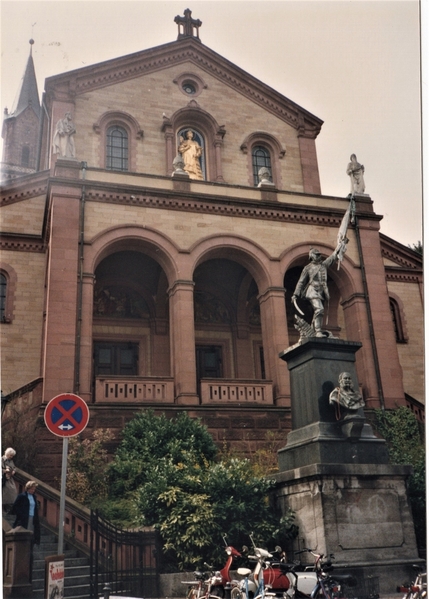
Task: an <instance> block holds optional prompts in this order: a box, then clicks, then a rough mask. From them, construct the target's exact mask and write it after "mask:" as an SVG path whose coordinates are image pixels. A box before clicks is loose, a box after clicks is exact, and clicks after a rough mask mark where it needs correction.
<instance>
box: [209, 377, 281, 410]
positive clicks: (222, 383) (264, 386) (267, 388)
mask: <svg viewBox="0 0 429 599" xmlns="http://www.w3.org/2000/svg"><path fill="white" fill-rule="evenodd" d="M218 402H219V403H228V404H231V403H235V404H242V403H258V404H265V405H273V384H272V382H271V381H265V380H263V381H258V380H250V379H249V380H247V379H246V380H237V379H202V380H201V403H203V404H208V403H218Z"/></svg>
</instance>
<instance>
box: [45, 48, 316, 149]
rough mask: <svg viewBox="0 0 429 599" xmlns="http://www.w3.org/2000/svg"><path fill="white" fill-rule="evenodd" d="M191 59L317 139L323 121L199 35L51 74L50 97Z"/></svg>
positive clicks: (137, 75) (49, 83)
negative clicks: (257, 77) (225, 56)
mask: <svg viewBox="0 0 429 599" xmlns="http://www.w3.org/2000/svg"><path fill="white" fill-rule="evenodd" d="M185 61H190V62H192V63H194V64H195V65H197V66H198V67H199V68H201V69H203V70H205V71H207V72H208V73H210V75H212V76H213V77H216V79H218V80H220V81H222V82H223V83H225V84H227V85H229V86H231V87H233V88H234V89H236V90H237V91H239V92H240V93H242V94H243V95H245V96H247V97H248V98H250V99H251V100H252V101H254V102H255V103H256V104H259V105H260V106H262V107H263V108H264V109H265V110H268V111H269V112H271V113H272V114H275V115H276V116H277V117H278V118H280V119H282V120H283V121H285V122H287V123H288V124H290V125H291V126H292V127H294V129H299V134H300V135H302V136H306V137H310V138H312V139H315V138H316V137H317V135H318V134H319V132H320V129H321V126H322V124H323V121H322V120H321V119H319V118H317V117H316V116H314V115H313V114H311V113H310V112H308V111H306V110H305V109H303V108H301V107H299V106H297V105H296V104H295V103H293V102H291V101H290V100H288V99H287V98H285V97H284V96H282V95H281V94H280V93H278V92H277V91H275V90H274V89H272V88H270V87H269V86H268V85H265V84H264V83H262V82H261V81H259V80H258V79H256V78H255V77H253V76H252V75H250V74H249V73H246V72H245V71H244V70H242V69H240V68H239V67H237V66H236V65H234V64H232V63H231V62H229V61H228V60H226V59H225V58H223V57H222V56H220V55H219V54H217V53H215V52H213V51H212V50H211V49H210V48H208V47H207V46H203V45H202V44H201V43H199V41H197V39H196V38H186V39H183V40H180V41H178V42H173V43H171V44H165V45H164V46H160V47H158V48H151V49H150V50H143V51H142V52H137V53H135V54H132V55H128V56H124V57H121V58H117V59H114V60H109V61H106V62H104V63H100V64H97V65H95V66H90V67H84V68H82V69H78V70H76V71H74V76H73V77H72V76H71V74H70V73H65V74H61V75H57V76H54V77H49V78H48V79H47V80H46V90H47V94H48V96H49V98H54V97H60V96H61V98H68V97H70V98H74V97H75V95H78V94H82V93H85V92H87V91H90V90H93V89H99V88H101V87H105V86H108V85H112V84H113V83H119V82H122V81H126V80H129V79H133V78H136V77H141V76H142V75H144V74H147V73H152V72H154V71H158V70H160V69H164V68H166V67H171V66H174V65H176V64H181V63H183V62H185Z"/></svg>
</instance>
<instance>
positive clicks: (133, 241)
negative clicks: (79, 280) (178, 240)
mask: <svg viewBox="0 0 429 599" xmlns="http://www.w3.org/2000/svg"><path fill="white" fill-rule="evenodd" d="M122 250H130V251H137V252H142V253H145V254H147V255H148V256H150V257H151V258H153V260H155V262H157V263H158V264H159V265H160V266H161V268H162V269H163V270H164V272H165V274H166V276H167V279H168V282H169V285H172V284H173V283H174V281H176V280H177V279H178V278H179V268H180V263H181V260H180V257H179V249H178V247H177V246H176V245H175V244H174V242H173V241H171V240H170V239H169V238H168V237H167V236H166V235H164V234H162V233H159V232H158V231H155V230H153V229H150V228H148V227H139V226H136V225H130V226H122V227H112V228H110V229H107V230H106V231H103V232H102V233H101V234H99V235H97V236H95V237H94V238H93V239H92V240H91V241H90V242H89V245H88V246H86V248H85V271H86V272H90V273H95V269H96V268H97V266H98V264H99V263H100V262H101V261H102V260H103V259H104V258H106V257H107V256H109V255H110V254H113V253H116V252H118V251H122ZM182 278H183V277H182Z"/></svg>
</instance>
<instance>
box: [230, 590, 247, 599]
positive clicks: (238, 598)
mask: <svg viewBox="0 0 429 599" xmlns="http://www.w3.org/2000/svg"><path fill="white" fill-rule="evenodd" d="M242 596H243V599H244V594H242V592H241V590H240V589H239V588H238V587H234V588H233V589H231V599H242Z"/></svg>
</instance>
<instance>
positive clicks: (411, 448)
mask: <svg viewBox="0 0 429 599" xmlns="http://www.w3.org/2000/svg"><path fill="white" fill-rule="evenodd" d="M375 418H376V420H375V426H376V428H377V430H378V432H379V433H380V434H381V436H383V437H384V438H385V439H386V442H387V445H388V448H389V457H390V461H391V462H392V463H393V464H411V465H412V466H413V469H414V472H413V475H412V476H411V477H410V479H409V481H408V495H409V498H410V502H411V509H412V513H413V519H414V527H415V530H416V538H417V545H418V547H419V551H420V552H421V553H422V554H423V553H425V552H426V484H425V482H426V463H425V446H424V441H423V429H420V428H419V423H418V421H417V419H416V417H415V416H414V414H413V413H412V412H411V410H409V409H408V408H406V407H405V406H401V407H400V408H398V409H397V410H376V412H375Z"/></svg>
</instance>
